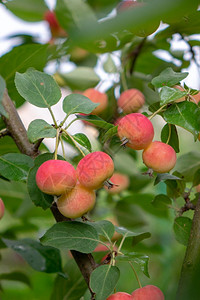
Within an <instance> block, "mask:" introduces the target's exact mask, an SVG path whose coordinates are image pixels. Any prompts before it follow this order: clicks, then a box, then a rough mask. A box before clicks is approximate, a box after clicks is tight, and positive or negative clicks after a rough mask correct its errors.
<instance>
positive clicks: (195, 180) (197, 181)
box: [193, 169, 200, 186]
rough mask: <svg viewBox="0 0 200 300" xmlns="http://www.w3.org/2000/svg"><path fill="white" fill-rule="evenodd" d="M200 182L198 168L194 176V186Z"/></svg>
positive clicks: (199, 170)
mask: <svg viewBox="0 0 200 300" xmlns="http://www.w3.org/2000/svg"><path fill="white" fill-rule="evenodd" d="M198 184H200V169H198V170H197V171H196V172H195V174H194V178H193V186H196V185H198Z"/></svg>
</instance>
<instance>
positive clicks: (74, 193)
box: [36, 151, 114, 219]
mask: <svg viewBox="0 0 200 300" xmlns="http://www.w3.org/2000/svg"><path fill="white" fill-rule="evenodd" d="M113 172H114V163H113V160H112V158H111V157H110V156H109V155H108V154H106V153H104V152H102V151H96V152H92V153H89V154H87V155H86V156H84V157H83V158H82V159H81V160H80V161H79V163H78V166H77V169H76V170H75V168H74V167H73V166H72V165H71V164H70V163H69V162H67V161H64V160H48V161H46V162H44V163H43V164H42V165H41V166H40V167H39V168H38V170H37V173H36V183H37V186H38V188H39V189H40V190H41V191H42V192H44V193H46V194H50V195H55V196H58V199H57V207H58V209H59V211H60V212H61V214H62V215H64V216H65V217H68V218H72V219H75V218H79V217H81V216H83V215H84V214H85V213H87V212H88V211H90V210H91V209H92V208H93V207H94V205H95V200H96V195H95V190H96V189H99V188H100V187H102V186H103V184H104V182H105V181H106V180H107V179H108V178H110V177H111V176H112V174H113Z"/></svg>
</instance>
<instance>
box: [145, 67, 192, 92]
mask: <svg viewBox="0 0 200 300" xmlns="http://www.w3.org/2000/svg"><path fill="white" fill-rule="evenodd" d="M188 74H189V73H188V72H184V73H179V72H174V71H173V70H172V68H167V69H165V70H164V71H162V72H161V73H160V74H159V75H158V76H157V77H154V78H153V79H152V81H151V83H152V84H153V85H154V86H155V87H157V88H159V87H163V86H165V85H166V86H173V85H175V84H177V83H179V81H181V80H183V79H184V78H186V77H187V76H188Z"/></svg>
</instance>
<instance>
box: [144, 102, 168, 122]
mask: <svg viewBox="0 0 200 300" xmlns="http://www.w3.org/2000/svg"><path fill="white" fill-rule="evenodd" d="M165 106H166V104H164V105H163V106H161V107H160V108H159V109H158V110H156V111H155V112H154V113H153V114H152V115H150V116H149V117H148V119H149V120H151V119H152V118H153V117H155V115H157V114H158V113H159V112H160V111H162V109H163V108H164V107H165Z"/></svg>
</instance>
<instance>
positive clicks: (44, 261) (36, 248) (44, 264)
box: [3, 239, 62, 273]
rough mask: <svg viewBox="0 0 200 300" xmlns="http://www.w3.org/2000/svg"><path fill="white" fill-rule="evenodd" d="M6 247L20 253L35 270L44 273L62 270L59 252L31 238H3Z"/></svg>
mask: <svg viewBox="0 0 200 300" xmlns="http://www.w3.org/2000/svg"><path fill="white" fill-rule="evenodd" d="M3 242H4V243H5V244H6V246H7V247H9V248H11V249H13V250H14V251H16V252H17V253H18V254H19V255H21V256H22V257H23V258H24V259H25V260H26V261H27V263H28V264H29V265H30V266H31V267H32V268H33V269H35V270H37V271H40V272H45V273H56V272H62V266H61V257H60V252H59V251H58V250H57V249H55V248H53V247H48V246H43V245H41V244H40V243H39V242H37V241H35V240H32V239H23V240H18V241H15V240H8V239H3Z"/></svg>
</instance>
